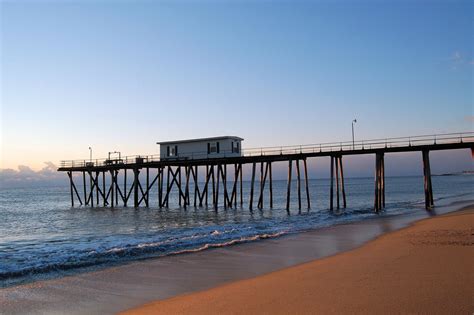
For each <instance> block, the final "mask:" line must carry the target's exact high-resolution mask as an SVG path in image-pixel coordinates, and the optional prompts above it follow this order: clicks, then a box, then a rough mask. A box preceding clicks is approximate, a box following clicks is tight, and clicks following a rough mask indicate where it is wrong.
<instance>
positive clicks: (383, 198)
mask: <svg viewBox="0 0 474 315" xmlns="http://www.w3.org/2000/svg"><path fill="white" fill-rule="evenodd" d="M380 171H381V175H380V176H381V183H382V208H384V209H385V158H384V156H383V155H382V160H381V167H380Z"/></svg>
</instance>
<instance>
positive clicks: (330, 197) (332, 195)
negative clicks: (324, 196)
mask: <svg viewBox="0 0 474 315" xmlns="http://www.w3.org/2000/svg"><path fill="white" fill-rule="evenodd" d="M329 209H331V210H334V156H332V155H331V190H330V193H329Z"/></svg>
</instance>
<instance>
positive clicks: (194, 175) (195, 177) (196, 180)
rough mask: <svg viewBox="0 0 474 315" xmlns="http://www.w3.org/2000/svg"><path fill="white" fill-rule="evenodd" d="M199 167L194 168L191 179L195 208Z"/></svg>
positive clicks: (197, 194)
mask: <svg viewBox="0 0 474 315" xmlns="http://www.w3.org/2000/svg"><path fill="white" fill-rule="evenodd" d="M198 170H199V166H197V165H196V166H195V167H194V172H193V179H194V206H195V207H196V206H197V196H199V174H198Z"/></svg>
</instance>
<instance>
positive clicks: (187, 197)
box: [184, 166, 192, 209]
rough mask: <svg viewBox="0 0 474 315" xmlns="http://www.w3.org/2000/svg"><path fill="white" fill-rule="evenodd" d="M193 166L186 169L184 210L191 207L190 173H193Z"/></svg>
mask: <svg viewBox="0 0 474 315" xmlns="http://www.w3.org/2000/svg"><path fill="white" fill-rule="evenodd" d="M191 167H192V166H186V167H185V168H184V174H185V177H186V182H185V187H184V209H186V208H187V206H188V205H189V173H190V172H191Z"/></svg>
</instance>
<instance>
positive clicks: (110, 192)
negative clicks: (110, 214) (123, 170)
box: [107, 170, 115, 208]
mask: <svg viewBox="0 0 474 315" xmlns="http://www.w3.org/2000/svg"><path fill="white" fill-rule="evenodd" d="M109 173H110V188H109V193H108V194H107V198H108V196H109V194H110V206H111V207H112V208H113V207H114V205H115V198H114V192H115V189H114V170H110V172H109Z"/></svg>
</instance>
